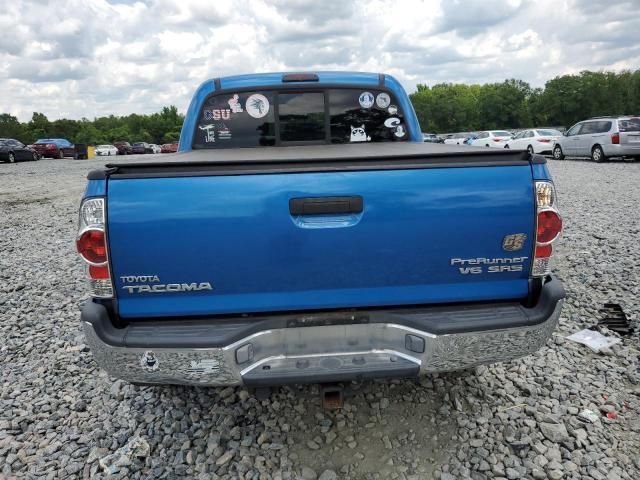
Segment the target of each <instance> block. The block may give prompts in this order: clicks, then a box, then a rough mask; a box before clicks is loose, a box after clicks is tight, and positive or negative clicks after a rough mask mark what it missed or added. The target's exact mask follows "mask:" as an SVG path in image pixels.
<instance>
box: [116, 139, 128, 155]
mask: <svg viewBox="0 0 640 480" xmlns="http://www.w3.org/2000/svg"><path fill="white" fill-rule="evenodd" d="M113 146H114V147H116V148H117V149H118V155H131V144H130V143H129V142H113Z"/></svg>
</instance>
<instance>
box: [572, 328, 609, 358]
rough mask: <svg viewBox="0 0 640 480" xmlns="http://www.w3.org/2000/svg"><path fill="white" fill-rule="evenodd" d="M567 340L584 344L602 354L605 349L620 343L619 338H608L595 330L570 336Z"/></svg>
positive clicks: (583, 331)
mask: <svg viewBox="0 0 640 480" xmlns="http://www.w3.org/2000/svg"><path fill="white" fill-rule="evenodd" d="M567 340H571V341H572V342H578V343H582V344H583V345H586V346H587V347H589V348H590V349H591V350H593V351H594V352H596V353H600V352H601V351H602V350H603V349H605V348H611V347H613V346H614V345H615V344H617V343H620V339H619V338H615V337H606V336H604V335H602V334H601V333H600V332H595V331H593V330H589V329H588V328H586V329H584V330H580V331H579V332H576V333H574V334H572V335H569V336H568V337H567Z"/></svg>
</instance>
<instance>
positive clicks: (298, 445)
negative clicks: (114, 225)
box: [0, 160, 640, 480]
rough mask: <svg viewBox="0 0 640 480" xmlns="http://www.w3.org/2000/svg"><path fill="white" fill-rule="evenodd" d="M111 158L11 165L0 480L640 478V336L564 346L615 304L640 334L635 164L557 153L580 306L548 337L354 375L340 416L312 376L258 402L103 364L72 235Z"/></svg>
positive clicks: (1, 336) (0, 259) (3, 261)
mask: <svg viewBox="0 0 640 480" xmlns="http://www.w3.org/2000/svg"><path fill="white" fill-rule="evenodd" d="M102 163H103V162H102V161H98V160H90V161H73V160H61V161H60V160H42V161H40V162H36V163H21V164H16V165H9V164H0V361H1V364H0V365H1V366H0V368H1V373H2V376H1V379H0V478H13V477H20V478H23V477H24V478H51V479H53V478H103V477H109V476H110V477H111V478H181V477H189V478H202V479H205V478H206V479H217V478H242V479H260V480H262V479H288V478H290V479H299V478H302V479H315V478H319V479H321V480H330V479H336V478H341V479H342V478H344V479H388V478H391V479H423V478H441V479H443V480H451V479H454V478H473V479H485V478H508V479H515V478H535V479H544V478H551V479H560V478H567V479H578V478H583V479H590V478H591V479H605V478H606V479H608V480H615V479H632V480H635V479H638V478H640V370H639V336H638V334H637V333H636V334H635V336H633V337H627V338H624V339H623V342H622V344H621V345H618V346H616V347H614V348H613V349H612V351H610V352H607V353H606V354H594V353H591V352H590V351H589V350H588V349H587V348H586V347H584V346H582V345H578V344H575V343H571V342H569V341H567V340H565V339H564V337H565V336H567V335H568V334H570V333H572V332H574V331H577V330H579V329H582V328H584V327H586V326H590V325H593V324H594V323H595V322H596V321H597V319H598V318H599V313H598V310H599V308H600V306H601V305H602V304H603V303H604V302H608V301H613V302H616V303H620V304H621V305H622V306H623V308H624V309H625V311H626V312H627V314H628V315H629V317H630V318H631V321H632V323H633V324H634V325H635V326H636V328H638V327H640V322H639V321H638V320H639V314H638V312H639V311H640V295H639V294H640V283H639V282H640V280H639V275H638V271H640V242H639V241H638V239H639V238H640V211H639V209H638V206H639V205H640V188H638V185H640V164H639V163H629V162H611V163H607V164H594V163H591V162H588V161H563V162H556V161H552V162H551V163H550V169H551V170H552V172H553V174H554V176H555V179H556V183H557V186H558V189H559V192H560V201H561V208H562V211H563V215H564V217H565V223H566V230H565V234H564V236H563V239H562V243H561V245H560V247H559V249H558V256H557V259H556V263H555V269H556V271H557V273H558V274H559V275H560V276H561V277H562V279H563V280H564V282H565V286H566V288H567V292H568V301H567V304H566V307H565V309H564V312H563V316H562V320H561V326H560V328H559V330H558V331H557V332H556V334H555V335H554V338H553V339H552V340H550V341H549V342H548V344H547V346H545V347H543V348H542V349H541V350H540V351H539V352H538V353H536V354H535V355H531V356H529V357H527V358H524V359H521V360H517V361H514V362H511V363H509V364H499V365H492V366H489V367H479V368H477V369H476V370H475V371H471V372H464V373H455V374H447V375H438V376H430V377H424V378H421V379H420V380H419V381H408V380H407V381H404V380H402V381H391V382H385V381H380V382H370V383H362V384H354V385H352V386H351V388H350V391H349V392H348V393H349V396H348V397H347V400H346V404H345V407H344V409H343V410H341V411H340V412H337V413H336V412H331V413H325V412H323V411H322V410H321V408H320V404H319V398H318V395H317V393H318V392H317V387H300V388H283V389H281V390H279V391H277V392H275V393H273V394H272V395H271V397H270V398H268V399H264V400H259V399H257V398H256V397H255V396H253V395H250V394H249V392H247V391H246V390H245V389H242V388H236V389H234V388H226V389H215V388H181V387H138V386H133V385H129V384H126V383H123V382H121V381H114V380H113V379H111V378H109V377H108V376H107V375H106V374H105V373H104V372H103V371H101V370H100V369H99V368H97V366H96V365H95V363H94V362H93V359H92V357H91V353H90V352H89V351H88V349H87V348H86V347H85V346H84V344H83V338H82V335H81V333H80V329H79V322H78V318H79V305H80V304H81V302H82V301H83V300H84V299H85V298H86V289H85V284H84V277H83V270H82V264H81V261H80V260H79V259H78V258H77V256H76V255H75V252H74V248H73V239H74V236H75V233H76V210H77V207H78V200H79V197H80V195H81V192H82V189H83V188H84V184H85V180H84V176H85V173H86V171H87V170H88V169H90V168H94V167H96V166H99V165H101V164H102ZM588 411H591V412H592V414H589V412H588ZM612 412H613V413H612ZM607 413H608V414H609V416H611V417H615V418H608V417H607V416H606V414H607Z"/></svg>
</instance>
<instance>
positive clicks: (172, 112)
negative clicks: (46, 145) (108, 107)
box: [0, 105, 184, 145]
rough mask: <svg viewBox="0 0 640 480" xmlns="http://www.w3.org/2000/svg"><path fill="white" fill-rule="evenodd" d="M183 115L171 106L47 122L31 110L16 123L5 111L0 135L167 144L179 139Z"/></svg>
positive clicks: (0, 116) (0, 118)
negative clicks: (154, 110) (27, 117)
mask: <svg viewBox="0 0 640 480" xmlns="http://www.w3.org/2000/svg"><path fill="white" fill-rule="evenodd" d="M183 121H184V115H182V114H180V113H178V109H177V108H176V107H175V106H173V105H171V106H169V107H163V108H162V110H161V111H160V112H157V113H153V114H151V115H138V114H135V113H133V114H131V115H127V116H125V117H116V116H114V115H110V116H108V117H99V118H96V119H94V120H89V119H86V118H83V119H82V120H68V119H66V118H63V119H60V120H54V121H50V120H49V119H48V118H47V116H46V115H44V114H43V113H39V112H34V113H33V116H32V117H31V120H30V121H28V122H19V121H18V119H17V118H16V117H14V116H13V115H9V114H7V113H3V114H0V138H15V139H17V140H20V141H21V142H23V143H26V144H30V143H33V142H35V141H36V140H37V139H38V138H66V139H68V140H70V141H71V142H73V143H87V144H89V145H100V144H110V143H113V142H116V141H119V140H120V141H127V142H131V143H133V142H148V143H158V144H161V143H170V142H174V141H177V140H179V138H180V129H181V128H182V122H183Z"/></svg>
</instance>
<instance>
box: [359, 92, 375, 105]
mask: <svg viewBox="0 0 640 480" xmlns="http://www.w3.org/2000/svg"><path fill="white" fill-rule="evenodd" d="M373 101H374V97H373V93H371V92H362V93H361V94H360V97H359V98H358V102H360V106H361V107H362V108H371V107H373Z"/></svg>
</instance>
